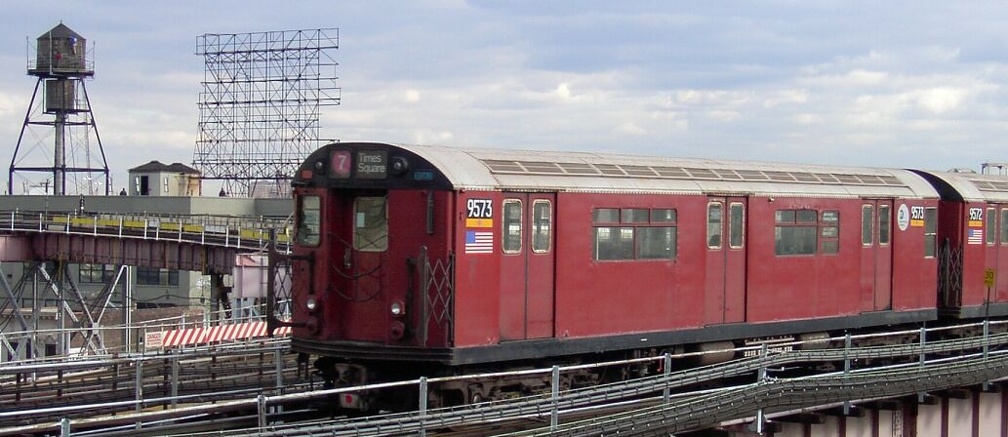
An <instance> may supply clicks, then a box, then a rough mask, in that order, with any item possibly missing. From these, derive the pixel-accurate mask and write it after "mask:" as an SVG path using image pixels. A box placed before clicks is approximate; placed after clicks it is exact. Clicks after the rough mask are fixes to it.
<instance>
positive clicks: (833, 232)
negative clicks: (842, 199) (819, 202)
mask: <svg viewBox="0 0 1008 437" xmlns="http://www.w3.org/2000/svg"><path fill="white" fill-rule="evenodd" d="M819 238H820V239H821V240H822V243H820V244H821V249H820V251H821V252H822V253H823V254H826V255H835V254H836V253H837V252H839V251H840V211H837V210H829V211H823V212H822V220H820V222H819Z"/></svg>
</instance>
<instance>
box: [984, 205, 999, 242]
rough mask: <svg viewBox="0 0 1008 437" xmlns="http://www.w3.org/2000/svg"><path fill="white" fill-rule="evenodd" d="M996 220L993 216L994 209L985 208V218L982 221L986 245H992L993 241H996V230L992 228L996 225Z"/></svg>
mask: <svg viewBox="0 0 1008 437" xmlns="http://www.w3.org/2000/svg"><path fill="white" fill-rule="evenodd" d="M995 220H997V218H996V217H995V216H994V208H987V217H986V218H985V219H984V233H986V234H987V236H986V238H987V245H988V246H990V245H993V244H994V241H995V240H996V239H997V230H996V229H994V227H995V226H996V225H997V222H996V221H995Z"/></svg>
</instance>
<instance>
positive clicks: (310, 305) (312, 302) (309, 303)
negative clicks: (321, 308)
mask: <svg viewBox="0 0 1008 437" xmlns="http://www.w3.org/2000/svg"><path fill="white" fill-rule="evenodd" d="M305 307H306V308H308V311H309V312H314V311H315V309H316V308H318V302H315V298H314V297H309V298H308V300H306V301H305Z"/></svg>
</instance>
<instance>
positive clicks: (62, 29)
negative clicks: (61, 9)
mask: <svg viewBox="0 0 1008 437" xmlns="http://www.w3.org/2000/svg"><path fill="white" fill-rule="evenodd" d="M43 38H77V39H84V37H83V36H81V35H80V34H79V33H77V32H74V31H73V30H71V29H70V28H69V27H67V26H66V25H65V24H63V23H60V24H57V25H56V27H54V28H52V29H50V30H49V31H48V32H46V33H43V34H42V35H41V36H39V37H38V39H43Z"/></svg>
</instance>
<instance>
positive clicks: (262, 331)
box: [144, 322, 291, 350]
mask: <svg viewBox="0 0 1008 437" xmlns="http://www.w3.org/2000/svg"><path fill="white" fill-rule="evenodd" d="M290 333H291V328H290V327H287V326H284V327H279V328H277V329H275V330H274V331H273V336H275V337H286V336H289V335H290ZM267 336H268V333H267V332H266V322H245V323H231V324H226V325H216V326H208V327H198V328H185V329H174V330H170V331H158V332H149V333H147V334H146V335H145V336H144V345H145V347H146V348H147V350H153V349H159V348H160V349H169V348H173V347H180V346H195V345H204V344H211V343H221V342H234V341H242V340H251V339H253V338H262V337H267Z"/></svg>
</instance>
